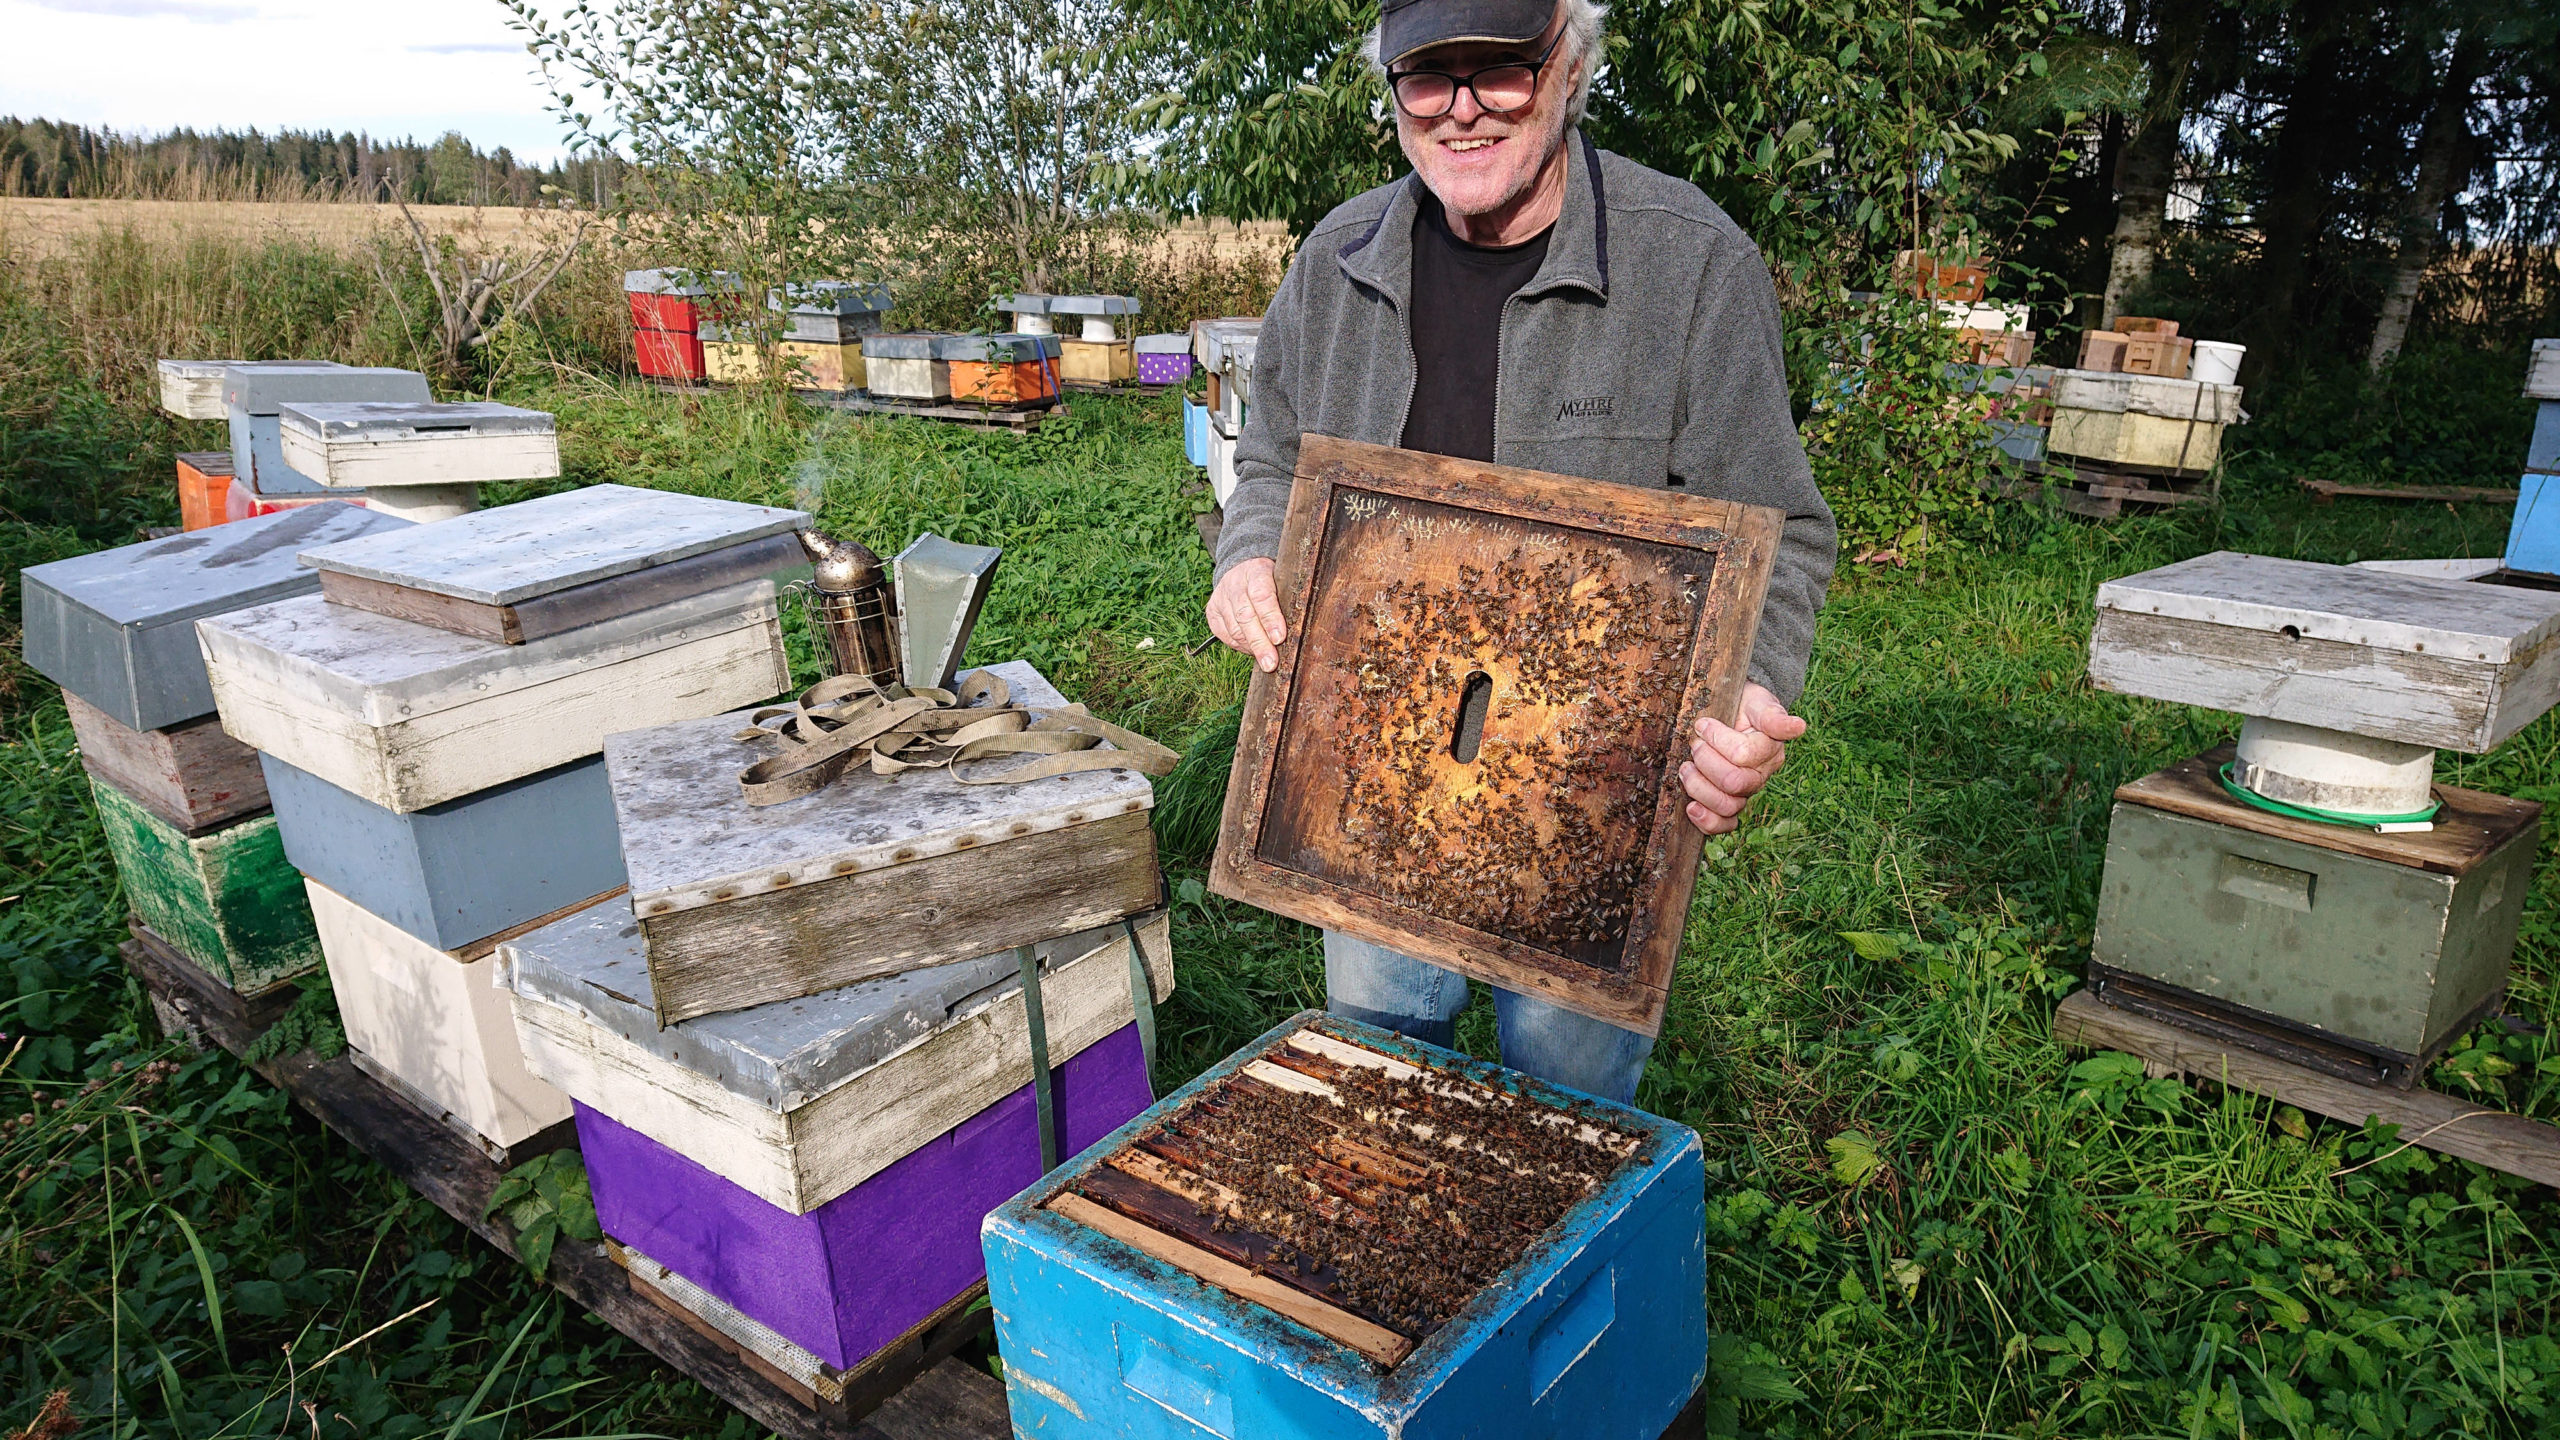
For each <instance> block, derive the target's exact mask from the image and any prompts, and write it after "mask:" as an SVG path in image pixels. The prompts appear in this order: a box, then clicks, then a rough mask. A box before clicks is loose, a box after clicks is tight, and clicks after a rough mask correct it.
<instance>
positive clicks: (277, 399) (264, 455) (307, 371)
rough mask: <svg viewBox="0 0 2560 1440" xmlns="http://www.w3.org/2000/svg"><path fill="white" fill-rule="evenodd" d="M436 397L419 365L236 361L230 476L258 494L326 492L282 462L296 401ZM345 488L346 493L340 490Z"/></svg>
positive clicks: (229, 409) (228, 407)
mask: <svg viewBox="0 0 2560 1440" xmlns="http://www.w3.org/2000/svg"><path fill="white" fill-rule="evenodd" d="M433 399H435V396H434V395H432V394H430V393H428V390H427V377H425V376H424V375H421V374H419V373H418V372H417V371H415V370H393V369H387V368H381V367H366V366H355V365H337V364H331V363H326V362H315V363H312V364H309V365H289V364H273V363H270V364H263V365H238V366H234V367H233V368H231V369H230V370H228V371H225V372H224V374H223V379H222V404H223V410H224V413H225V414H227V415H228V416H229V417H230V419H231V478H232V483H233V484H235V485H244V486H247V487H248V489H249V491H250V493H252V494H256V495H269V496H272V495H326V494H329V493H330V491H329V487H327V486H325V485H322V484H321V483H320V482H318V481H316V480H313V479H312V478H311V477H309V476H307V475H304V474H302V473H301V472H299V471H297V470H295V469H294V468H293V467H292V466H290V465H287V464H286V463H284V421H283V418H282V413H281V412H282V411H283V408H284V407H285V406H287V405H295V404H313V405H318V404H337V403H343V402H351V401H363V400H371V401H382V402H387V403H391V404H400V405H424V404H426V403H427V402H429V401H431V400H433ZM340 493H344V492H340Z"/></svg>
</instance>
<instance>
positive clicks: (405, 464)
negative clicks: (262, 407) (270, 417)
mask: <svg viewBox="0 0 2560 1440" xmlns="http://www.w3.org/2000/svg"><path fill="white" fill-rule="evenodd" d="M277 419H278V422H279V425H280V428H281V432H282V436H281V444H280V446H279V448H280V450H281V452H282V454H283V456H284V463H285V464H287V465H289V466H291V467H293V469H294V471H295V472H296V473H297V474H299V475H301V476H302V477H303V478H304V479H306V480H311V481H314V482H316V483H318V484H320V485H322V486H325V487H327V488H328V489H331V490H354V491H358V492H362V493H365V494H367V495H368V496H369V497H370V503H371V505H372V507H373V508H374V509H376V510H380V511H382V512H384V513H385V514H389V515H397V516H399V517H400V518H402V519H404V520H416V521H420V522H425V521H430V520H450V519H452V518H453V517H454V516H456V515H463V514H468V513H469V512H471V511H473V510H477V509H479V508H480V492H479V487H480V486H481V485H482V484H484V483H494V482H499V481H507V480H548V479H550V478H552V477H553V476H556V475H558V474H559V473H560V438H559V436H558V434H556V433H555V431H554V427H553V425H552V419H551V417H550V416H549V415H547V414H545V413H543V412H542V411H540V410H523V409H519V408H517V407H516V406H513V405H499V404H494V403H491V402H489V401H482V400H474V401H465V402H461V403H458V404H423V405H412V404H392V403H385V402H380V401H372V402H367V401H355V402H348V403H339V404H323V403H304V404H287V405H285V406H284V407H283V408H282V410H281V411H280V412H279V413H278V416H277Z"/></svg>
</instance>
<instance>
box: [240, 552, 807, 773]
mask: <svg viewBox="0 0 2560 1440" xmlns="http://www.w3.org/2000/svg"><path fill="white" fill-rule="evenodd" d="M509 508H512V507H509ZM490 513H501V512H490ZM196 636H197V639H198V642H199V643H200V644H201V645H202V646H203V647H204V656H205V669H206V672H207V674H208V675H209V676H210V677H211V679H212V682H213V695H214V702H215V704H216V705H217V706H218V707H219V709H220V710H221V713H222V728H223V730H224V731H225V732H226V733H228V734H229V735H230V736H231V737H232V738H233V739H236V740H238V741H240V742H241V743H243V744H245V745H248V746H250V747H251V748H253V749H257V750H262V751H265V752H267V753H268V754H271V755H274V756H275V757H276V758H278V759H280V760H283V761H284V762H285V763H287V764H289V765H292V766H295V767H297V768H299V769H302V770H307V771H309V772H310V773H312V774H314V775H317V776H319V777H320V778H321V779H323V780H326V781H328V782H329V783H330V784H332V785H335V786H337V787H338V788H339V789H341V790H348V791H352V792H354V793H355V794H357V795H360V796H362V797H363V798H365V799H367V800H370V801H372V802H373V803H374V804H376V805H380V806H382V807H383V808H385V809H387V810H395V811H398V812H400V813H402V814H407V813H409V812H411V811H414V810H423V809H425V808H426V807H428V806H430V805H439V804H442V803H443V802H445V801H447V800H453V799H458V798H460V797H461V796H464V795H469V794H472V793H474V792H477V791H480V790H485V789H488V788H489V787H490V786H492V785H500V784H504V783H505V782H507V781H509V780H515V779H519V778H522V777H523V776H527V775H532V774H535V773H537V772H539V771H543V770H548V769H550V768H551V767H552V766H554V765H564V764H567V763H568V762H569V761H572V760H576V759H580V758H582V757H584V756H588V755H593V754H596V753H597V752H598V751H600V750H601V749H602V748H603V746H604V737H605V735H606V734H607V733H609V732H612V731H616V730H624V729H629V728H631V727H634V726H649V725H664V724H670V723H673V722H675V721H679V720H692V719H697V718H700V717H701V716H703V715H706V714H717V713H719V712H721V711H724V710H733V709H736V708H738V707H740V706H743V705H751V704H754V703H756V702H757V701H760V700H765V699H769V698H771V697H772V696H774V695H777V694H780V693H781V692H782V691H783V690H784V689H786V688H788V687H789V685H790V683H791V672H790V667H789V665H788V663H787V662H786V661H785V659H784V656H783V649H782V630H781V625H780V622H779V619H778V617H777V615H776V611H775V588H774V584H773V582H772V581H771V580H753V581H749V582H746V583H743V584H739V585H732V586H729V587H727V588H725V589H721V590H715V591H711V592H709V593H707V594H702V595H695V596H689V597H687V598H685V599H682V600H677V601H674V602H672V603H669V604H665V605H659V606H654V607H652V608H649V609H646V610H639V611H635V612H633V613H630V614H627V615H620V616H616V617H614V618H612V619H609V620H604V621H600V622H598V623H596V624H593V625H586V626H581V627H579V628H578V629H575V630H569V631H565V632H563V633H560V634H555V635H547V636H544V637H542V638H540V639H536V640H528V641H526V642H525V643H523V644H520V645H510V644H506V643H504V642H502V641H494V640H487V639H482V638H478V637H475V636H469V635H461V634H456V633H454V632H452V631H449V630H441V629H437V628H435V627H433V626H429V625H421V624H417V623H415V622H413V621H408V620H396V619H393V618H391V617H390V616H387V615H378V614H375V613H373V612H371V611H367V610H359V609H356V608H355V607H353V606H350V605H333V604H330V603H329V602H328V601H326V600H324V599H322V598H321V597H320V596H317V595H312V596H305V597H302V598H299V599H294V600H287V601H282V602H279V603H276V604H271V605H262V606H259V607H257V608H255V609H251V610H241V611H236V612H234V613H232V614H229V615H224V616H220V617H218V618H216V619H212V620H204V621H199V622H197V626H196Z"/></svg>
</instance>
